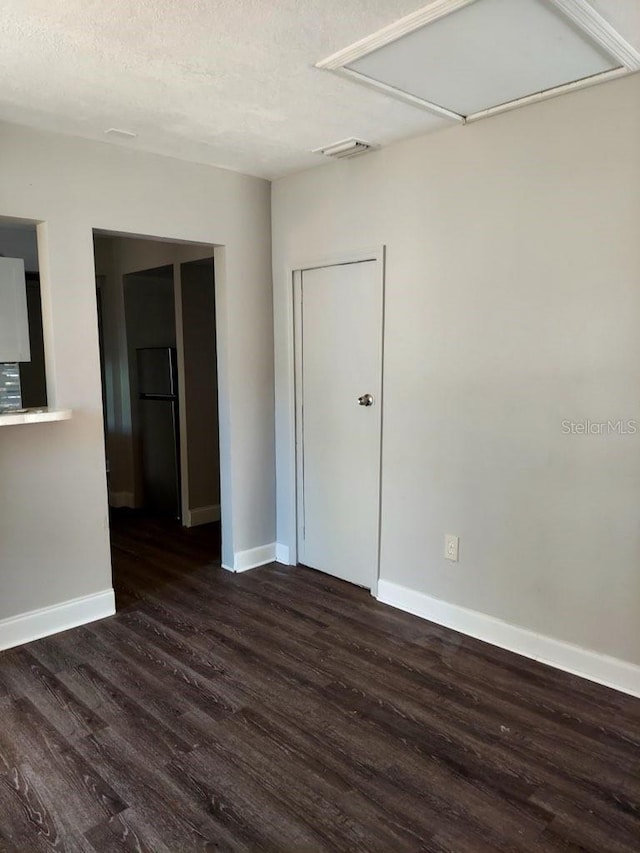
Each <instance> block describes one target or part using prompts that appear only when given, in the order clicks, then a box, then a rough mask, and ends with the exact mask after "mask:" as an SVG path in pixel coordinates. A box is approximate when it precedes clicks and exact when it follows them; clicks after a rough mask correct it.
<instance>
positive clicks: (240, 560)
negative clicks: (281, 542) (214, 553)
mask: <svg viewBox="0 0 640 853" xmlns="http://www.w3.org/2000/svg"><path fill="white" fill-rule="evenodd" d="M275 559H276V543H275V542H272V543H271V544H270V545H260V547H258V548H250V549H249V550H248V551H237V552H236V553H235V554H234V555H233V566H225V564H224V563H223V564H222V568H223V569H226V570H227V571H228V572H248V571H249V569H257V568H258V566H265V565H266V564H267V563H273V562H275Z"/></svg>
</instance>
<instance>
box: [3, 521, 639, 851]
mask: <svg viewBox="0 0 640 853" xmlns="http://www.w3.org/2000/svg"><path fill="white" fill-rule="evenodd" d="M218 549H219V540H218V531H217V527H216V526H208V527H206V528H196V529H193V530H190V531H183V530H180V529H179V528H178V527H177V526H176V527H174V526H172V525H171V524H166V523H162V522H158V521H153V520H152V519H144V518H143V519H139V518H137V516H136V515H135V514H132V513H128V514H127V513H124V514H123V513H120V514H119V515H118V516H117V517H116V518H115V519H114V523H113V556H114V566H115V583H116V589H117V598H118V606H119V613H118V615H117V616H116V617H114V618H112V619H108V620H104V621H102V622H99V623H94V624H93V625H90V626H86V627H83V628H78V629H74V630H72V631H68V632H67V633H65V634H59V635H58V636H56V637H52V638H49V639H46V640H41V641H38V642H35V643H32V644H30V645H28V646H24V647H22V648H20V649H15V650H12V651H8V652H4V653H2V654H0V709H1V712H2V717H1V723H0V850H2V851H14V850H19V851H29V853H31V851H40V850H47V851H50V850H56V851H62V850H69V851H80V850H83V851H93V853H95V852H96V851H98V853H103V851H120V850H137V851H154V853H156V852H157V851H171V853H177V851H191V850H194V851H195V850H224V851H227V850H228V851H235V850H247V851H258V850H268V851H296V853H307V851H342V850H350V851H380V853H392V852H393V851H451V853H484V851H498V850H504V851H565V853H566V852H567V851H594V853H613V851H627V853H637V851H638V850H639V849H640V700H635V699H632V698H629V697H625V696H623V695H620V694H618V693H616V692H614V691H611V690H608V689H606V688H603V687H598V686H596V685H593V684H590V683H588V682H586V681H582V680H581V679H578V678H575V677H572V676H569V675H566V674H563V673H560V672H557V671H555V670H552V669H548V668H546V667H544V666H542V665H540V664H537V663H534V662H532V661H529V660H526V659H524V658H520V657H517V656H515V655H512V654H509V653H507V652H504V651H501V650H499V649H495V648H493V647H491V646H487V645H484V644H483V643H480V642H477V641H475V640H471V639H468V638H464V637H462V636H460V635H458V634H455V633H453V632H451V631H448V630H445V629H442V628H439V627H437V626H435V625H431V624H429V623H427V622H424V621H421V620H420V619H417V618H414V617H412V616H408V615H406V614H403V613H400V612H398V611H395V610H393V609H391V608H388V607H385V606H383V605H381V604H378V603H377V602H376V601H374V600H373V599H372V598H371V597H370V596H369V595H368V593H366V592H365V591H363V590H361V589H358V588H355V587H352V586H349V585H348V584H345V583H342V582H340V581H336V580H333V579H332V578H330V577H327V576H324V575H322V574H319V573H317V572H313V571H310V570H307V569H301V568H299V569H292V568H287V567H283V566H278V565H272V566H268V567H265V568H262V569H257V570H255V571H253V572H249V573H246V574H242V575H232V574H229V573H227V572H225V571H224V570H222V569H220V568H219V563H218V562H217V561H216V559H215V555H216V554H217V553H218Z"/></svg>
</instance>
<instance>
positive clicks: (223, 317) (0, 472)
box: [0, 125, 275, 619]
mask: <svg viewBox="0 0 640 853" xmlns="http://www.w3.org/2000/svg"><path fill="white" fill-rule="evenodd" d="M0 150H1V156H0V216H7V217H18V218H23V219H28V220H34V221H42V222H43V223H44V224H43V225H42V226H41V227H40V232H39V250H40V272H41V278H42V294H43V309H44V326H45V342H46V352H47V365H48V374H49V376H48V378H49V392H50V404H52V405H54V406H57V407H70V408H72V409H73V410H74V417H73V419H72V420H71V421H68V422H64V423H53V424H38V425H31V426H16V427H5V428H3V429H2V431H1V434H0V483H1V484H2V485H1V489H0V619H2V618H3V617H9V616H13V615H15V614H19V613H24V612H25V611H30V610H32V609H34V608H39V607H46V606H48V605H53V604H56V603H59V602H64V601H66V600H69V599H72V598H75V597H77V596H82V595H87V594H91V593H94V592H97V591H100V590H104V589H107V588H109V587H110V586H111V573H110V558H109V544H108V529H107V494H106V481H105V471H104V447H103V430H102V419H101V391H100V375H99V360H98V336H97V324H96V295H95V274H94V265H93V243H92V229H93V228H98V229H103V230H107V231H116V232H125V233H133V234H138V235H153V236H159V237H164V238H169V239H171V238H172V239H179V240H187V241H194V242H201V243H214V244H217V245H218V246H224V247H225V248H224V249H216V288H217V290H216V297H217V308H218V340H219V355H220V363H219V372H220V399H221V408H220V413H221V448H222V457H221V465H222V471H221V475H222V503H223V548H224V554H223V556H224V557H225V561H226V562H228V563H232V562H233V554H234V552H240V551H243V550H246V549H250V548H254V547H258V546H262V545H264V544H266V543H271V542H273V540H274V522H275V519H274V515H275V514H274V460H273V427H272V424H273V361H272V351H273V326H272V303H271V283H270V274H271V272H270V218H269V217H270V211H269V185H268V183H267V182H265V181H262V180H258V179H255V178H249V177H245V176H242V175H239V174H235V173H232V172H227V171H223V170H217V169H213V168H210V167H206V166H199V165H195V164H189V163H183V162H180V161H177V160H172V159H170V158H163V157H158V156H154V155H146V154H141V153H137V152H133V151H130V150H125V149H123V148H122V147H118V146H113V145H106V144H101V143H93V142H88V141H85V140H80V139H73V138H69V137H64V136H59V135H53V134H46V133H40V132H37V131H33V130H30V129H27V128H21V127H17V126H12V125H2V126H0ZM229 510H231V511H232V519H231V517H230V514H229ZM231 521H233V524H231Z"/></svg>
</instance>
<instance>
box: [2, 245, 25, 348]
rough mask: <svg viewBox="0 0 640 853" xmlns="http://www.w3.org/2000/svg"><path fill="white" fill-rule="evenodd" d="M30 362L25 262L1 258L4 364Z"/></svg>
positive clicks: (19, 259)
mask: <svg viewBox="0 0 640 853" xmlns="http://www.w3.org/2000/svg"><path fill="white" fill-rule="evenodd" d="M30 359H31V348H30V345H29V317H28V313H27V288H26V283H25V272H24V261H23V259H22V258H1V257H0V363H2V362H16V361H30Z"/></svg>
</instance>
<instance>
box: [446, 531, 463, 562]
mask: <svg viewBox="0 0 640 853" xmlns="http://www.w3.org/2000/svg"><path fill="white" fill-rule="evenodd" d="M459 546H460V539H459V537H458V536H454V535H453V533H447V534H446V535H445V537H444V556H445V558H446V559H447V560H451V561H452V562H453V563H457V562H458V548H459Z"/></svg>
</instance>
